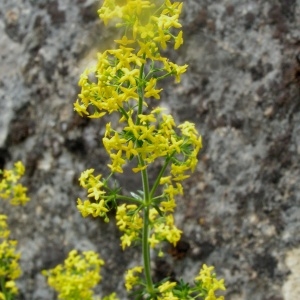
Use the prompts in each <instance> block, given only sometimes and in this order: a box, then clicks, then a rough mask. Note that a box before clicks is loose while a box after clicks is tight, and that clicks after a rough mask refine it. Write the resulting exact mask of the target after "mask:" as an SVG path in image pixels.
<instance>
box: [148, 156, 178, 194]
mask: <svg viewBox="0 0 300 300" xmlns="http://www.w3.org/2000/svg"><path fill="white" fill-rule="evenodd" d="M174 153H175V152H174ZM173 155H174V154H172V155H171V156H170V157H168V158H167V159H166V161H165V164H164V165H163V167H162V168H161V170H160V172H159V174H158V176H157V178H156V180H155V182H154V185H153V187H152V189H151V192H150V197H151V198H153V195H154V193H155V191H156V189H157V187H158V185H159V181H160V178H161V177H162V176H163V175H164V172H165V170H166V168H167V166H168V164H169V162H170V161H171V159H172V157H173Z"/></svg>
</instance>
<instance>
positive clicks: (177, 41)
mask: <svg viewBox="0 0 300 300" xmlns="http://www.w3.org/2000/svg"><path fill="white" fill-rule="evenodd" d="M182 44H183V38H182V31H180V32H179V34H178V35H177V37H176V38H175V45H174V49H175V50H176V49H178V48H179V47H180V46H181V45H182Z"/></svg>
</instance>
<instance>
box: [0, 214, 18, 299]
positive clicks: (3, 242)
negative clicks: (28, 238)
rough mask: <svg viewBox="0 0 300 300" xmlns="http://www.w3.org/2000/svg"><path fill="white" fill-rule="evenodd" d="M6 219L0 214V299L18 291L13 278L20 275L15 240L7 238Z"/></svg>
mask: <svg viewBox="0 0 300 300" xmlns="http://www.w3.org/2000/svg"><path fill="white" fill-rule="evenodd" d="M6 219H7V217H6V216H5V215H0V299H4V300H6V299H11V298H8V297H12V295H15V294H17V293H18V289H17V286H16V283H15V279H17V278H18V277H19V276H20V275H21V269H20V266H19V263H18V262H19V259H20V254H17V253H16V245H17V241H14V240H9V239H8V238H9V234H10V232H9V230H8V227H7V222H6Z"/></svg>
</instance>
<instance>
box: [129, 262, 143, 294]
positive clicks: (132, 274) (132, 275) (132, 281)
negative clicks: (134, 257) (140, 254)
mask: <svg viewBox="0 0 300 300" xmlns="http://www.w3.org/2000/svg"><path fill="white" fill-rule="evenodd" d="M142 271H143V267H142V266H136V267H134V268H132V269H129V270H128V271H127V272H126V275H125V287H126V290H127V291H131V290H132V288H133V287H134V286H135V285H136V284H137V283H138V282H139V276H137V274H140V273H142Z"/></svg>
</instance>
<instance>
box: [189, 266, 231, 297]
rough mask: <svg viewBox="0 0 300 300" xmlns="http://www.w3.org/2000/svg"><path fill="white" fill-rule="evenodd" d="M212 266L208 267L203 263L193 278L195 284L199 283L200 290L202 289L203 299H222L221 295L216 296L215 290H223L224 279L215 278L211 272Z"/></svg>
mask: <svg viewBox="0 0 300 300" xmlns="http://www.w3.org/2000/svg"><path fill="white" fill-rule="evenodd" d="M213 270H214V267H213V266H211V267H208V266H207V265H206V264H204V265H203V266H202V268H201V270H200V272H199V275H198V276H197V277H196V278H195V282H196V284H198V285H199V287H200V289H201V291H204V292H205V293H204V295H203V296H205V298H204V300H224V297H223V296H220V297H217V296H216V295H215V292H216V291H217V290H222V291H225V289H226V288H225V285H224V279H220V280H218V279H216V275H215V274H214V273H212V271H213Z"/></svg>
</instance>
